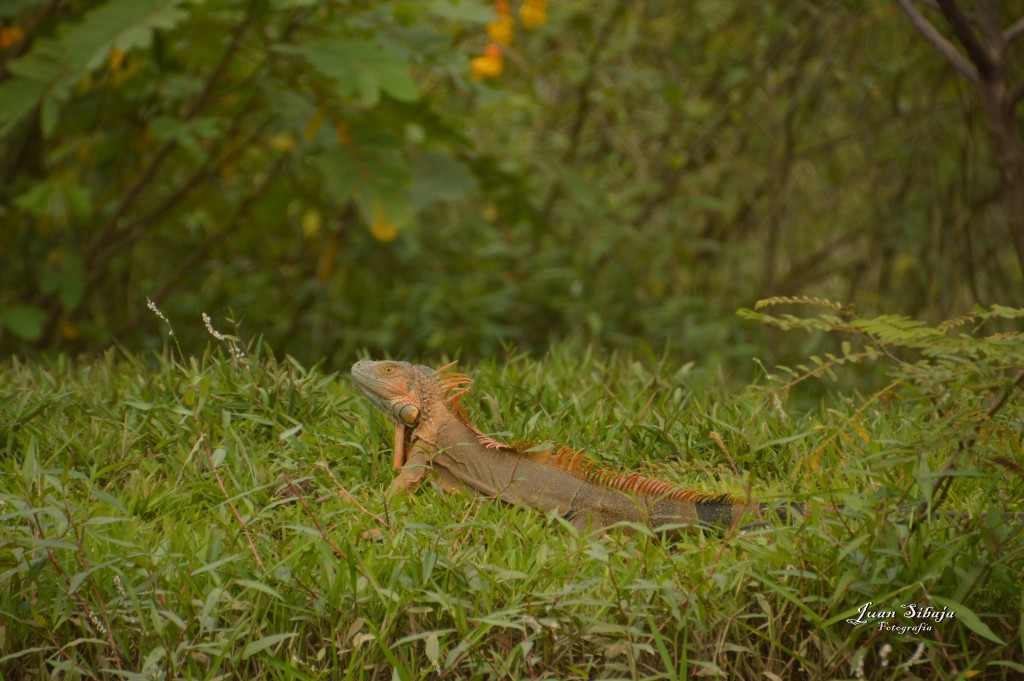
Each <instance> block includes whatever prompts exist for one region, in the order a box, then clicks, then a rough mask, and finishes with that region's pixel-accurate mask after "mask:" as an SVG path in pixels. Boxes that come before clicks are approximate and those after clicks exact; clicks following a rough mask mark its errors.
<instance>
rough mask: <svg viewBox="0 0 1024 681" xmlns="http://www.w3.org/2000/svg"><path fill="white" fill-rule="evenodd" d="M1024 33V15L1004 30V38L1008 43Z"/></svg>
mask: <svg viewBox="0 0 1024 681" xmlns="http://www.w3.org/2000/svg"><path fill="white" fill-rule="evenodd" d="M1022 35H1024V17H1021V18H1020V19H1017V21H1015V22H1013V23H1012V24H1010V27H1009V28H1008V29H1006V30H1005V31H1003V40H1005V41H1006V43H1007V44H1009V43H1012V42H1013V41H1014V40H1016V39H1017V38H1019V37H1021V36H1022Z"/></svg>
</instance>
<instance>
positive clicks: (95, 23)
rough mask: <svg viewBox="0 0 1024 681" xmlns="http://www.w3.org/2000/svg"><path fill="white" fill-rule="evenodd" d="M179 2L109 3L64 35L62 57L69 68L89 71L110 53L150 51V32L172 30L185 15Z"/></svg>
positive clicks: (123, 0) (140, 0)
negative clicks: (66, 61) (77, 67)
mask: <svg viewBox="0 0 1024 681" xmlns="http://www.w3.org/2000/svg"><path fill="white" fill-rule="evenodd" d="M181 3H182V0H111V2H108V3H107V4H105V5H102V6H100V7H98V8H96V9H94V10H93V11H91V12H89V14H87V15H86V16H85V18H84V19H82V21H81V22H80V23H78V24H76V25H75V26H72V27H71V28H70V29H69V30H68V31H67V33H65V34H64V37H63V39H62V41H61V42H62V43H63V45H64V48H65V49H64V54H65V56H66V58H67V59H68V61H69V62H70V63H71V64H80V65H82V67H83V68H84V70H91V69H94V68H96V67H97V66H99V65H100V64H102V63H103V60H104V59H106V58H107V55H108V54H109V53H110V51H111V50H121V51H123V52H127V51H128V50H131V49H133V48H136V47H149V44H150V42H151V41H152V40H153V31H155V30H158V29H169V28H174V27H175V26H177V25H178V22H180V21H181V20H182V19H184V18H185V16H186V15H187V13H186V12H185V11H184V10H182V9H180V8H179V7H178V5H180V4H181Z"/></svg>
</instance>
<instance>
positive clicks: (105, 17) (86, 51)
mask: <svg viewBox="0 0 1024 681" xmlns="http://www.w3.org/2000/svg"><path fill="white" fill-rule="evenodd" d="M182 2H183V0H111V1H110V2H108V3H106V4H105V5H101V6H100V7H98V8H96V9H94V10H92V11H91V12H89V13H88V14H86V15H85V17H84V18H83V19H82V21H80V22H79V23H77V24H74V25H72V26H70V27H69V28H66V29H65V30H63V31H62V32H59V33H58V37H57V38H55V39H44V40H39V41H37V42H36V43H35V45H34V46H33V48H32V50H31V51H30V52H29V53H28V54H26V55H25V56H23V57H21V58H20V59H16V60H14V61H13V62H11V63H10V64H8V65H7V69H8V71H9V72H10V73H11V75H13V76H14V78H13V79H11V80H8V81H6V82H4V83H2V84H0V135H2V134H4V133H6V132H7V131H8V130H10V128H11V127H12V126H13V124H14V123H16V122H17V121H18V120H20V119H21V118H22V117H23V116H25V115H27V114H28V113H29V112H30V111H32V110H33V109H34V108H35V107H36V106H37V105H43V130H44V132H48V131H50V130H52V128H53V126H54V124H55V122H56V120H57V115H58V110H57V107H56V106H55V104H54V103H53V101H52V100H53V99H58V100H59V99H62V98H64V97H66V96H67V94H68V92H69V91H70V89H71V87H72V86H73V85H74V83H76V82H78V80H79V78H80V77H81V75H82V74H83V73H85V72H87V71H89V70H92V69H94V68H96V67H98V66H99V65H100V64H102V63H103V60H104V59H106V57H107V55H108V54H110V51H111V50H115V49H116V50H122V51H128V50H131V49H133V48H137V47H148V46H149V44H150V43H151V41H152V39H153V33H154V31H156V30H160V29H169V28H173V27H174V26H176V25H177V24H178V23H179V22H180V21H181V20H182V19H184V18H185V17H186V16H187V13H186V12H185V11H184V10H182V9H180V8H179V7H178V5H181V4H182Z"/></svg>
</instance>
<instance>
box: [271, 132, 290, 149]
mask: <svg viewBox="0 0 1024 681" xmlns="http://www.w3.org/2000/svg"><path fill="white" fill-rule="evenodd" d="M294 146H295V138H294V137H292V136H291V135H289V134H287V133H281V134H279V135H274V136H273V137H271V138H270V148H271V149H273V150H274V151H290V150H291V149H292V148H293V147H294Z"/></svg>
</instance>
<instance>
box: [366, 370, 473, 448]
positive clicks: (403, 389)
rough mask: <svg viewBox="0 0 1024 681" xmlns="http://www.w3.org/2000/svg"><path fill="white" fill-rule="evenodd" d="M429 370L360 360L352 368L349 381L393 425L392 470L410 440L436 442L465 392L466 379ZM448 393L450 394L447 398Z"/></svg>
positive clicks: (410, 442)
mask: <svg viewBox="0 0 1024 681" xmlns="http://www.w3.org/2000/svg"><path fill="white" fill-rule="evenodd" d="M451 366H452V365H451V364H448V365H446V366H444V367H441V368H440V369H438V370H437V371H434V370H433V369H431V368H430V367H425V366H421V365H414V364H409V363H408V362H394V361H390V360H385V361H375V360H370V359H364V360H362V361H359V362H356V363H355V364H353V365H352V380H353V381H355V384H356V385H357V386H359V388H360V390H362V391H363V392H364V393H366V396H367V397H369V398H370V401H371V402H373V404H374V406H376V407H377V408H378V409H380V410H381V411H383V412H384V413H385V414H387V415H388V416H390V417H391V418H392V420H393V421H394V422H395V448H394V467H395V468H401V467H402V466H404V465H405V463H406V459H407V458H408V456H409V448H410V446H411V444H412V442H413V440H422V441H424V442H427V443H429V444H436V443H437V433H438V430H439V429H440V428H441V427H443V420H444V419H445V417H446V416H448V417H450V416H452V415H453V412H452V411H451V409H452V408H454V407H455V406H456V405H457V403H458V400H457V398H458V397H459V396H460V395H461V394H462V393H463V392H465V390H466V389H467V385H468V383H469V379H468V378H466V377H465V376H464V375H463V374H456V373H444V372H445V370H446V369H448V368H449V367H451ZM449 393H453V394H452V395H451V396H449Z"/></svg>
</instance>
